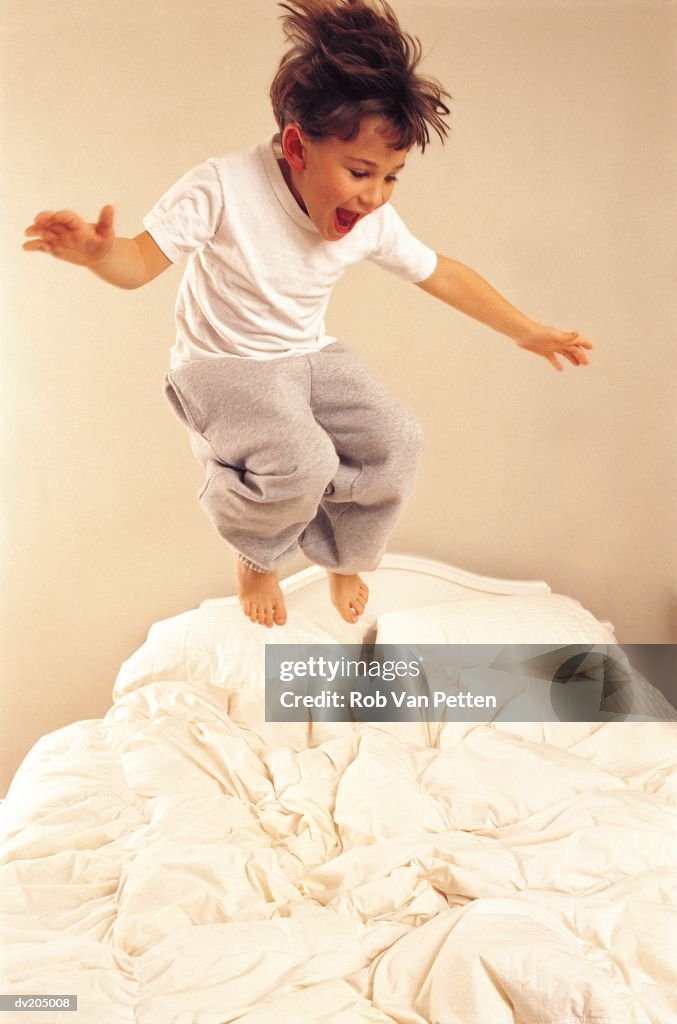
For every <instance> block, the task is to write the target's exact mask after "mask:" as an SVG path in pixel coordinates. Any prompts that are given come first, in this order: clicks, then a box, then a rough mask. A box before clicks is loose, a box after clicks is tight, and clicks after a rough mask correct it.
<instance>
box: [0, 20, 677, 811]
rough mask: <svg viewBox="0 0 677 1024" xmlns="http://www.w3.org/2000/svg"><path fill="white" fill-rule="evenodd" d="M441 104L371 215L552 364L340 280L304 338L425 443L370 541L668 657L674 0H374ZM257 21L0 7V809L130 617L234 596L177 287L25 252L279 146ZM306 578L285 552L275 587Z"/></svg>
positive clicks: (673, 623)
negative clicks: (189, 431) (564, 599)
mask: <svg viewBox="0 0 677 1024" xmlns="http://www.w3.org/2000/svg"><path fill="white" fill-rule="evenodd" d="M395 7H396V10H397V13H398V15H399V18H400V21H401V24H402V25H403V27H404V28H405V29H407V30H408V31H410V32H412V33H414V34H415V35H418V36H419V37H420V38H421V40H422V41H423V44H424V54H425V57H424V61H423V63H422V65H421V71H422V72H424V73H427V74H431V75H435V76H436V77H438V78H439V79H440V80H441V81H442V83H443V84H444V85H445V86H446V88H447V89H448V90H449V91H450V92H451V94H452V96H453V101H452V117H451V124H452V132H451V135H450V138H449V139H448V141H447V143H446V145H445V146H442V145H441V144H440V143H439V141H438V140H437V137H436V136H434V135H433V140H432V142H431V145H430V148H429V149H428V150H427V151H426V153H425V154H424V155H421V154H420V152H418V151H412V153H411V155H410V158H409V161H408V165H407V168H406V170H405V171H404V172H401V174H400V182H399V183H398V185H397V186H396V191H395V195H394V198H393V205H394V206H395V207H396V209H397V210H398V212H399V213H400V214H401V215H402V217H403V218H404V220H405V221H406V222H407V224H408V225H409V227H410V228H411V230H412V231H413V232H414V233H415V234H416V235H417V236H418V237H419V238H421V239H422V240H423V241H424V242H426V243H427V244H428V245H430V246H431V247H432V248H434V249H436V250H437V251H438V252H443V253H445V254H446V255H448V256H450V257H452V258H454V259H457V260H460V261H461V262H462V263H466V264H467V265H469V266H471V267H473V269H475V270H476V271H477V272H478V273H480V274H481V275H482V276H483V277H485V278H486V279H487V280H488V281H489V282H490V283H491V284H492V285H493V286H494V287H495V288H496V289H497V290H498V291H499V292H501V294H503V295H504V296H505V297H506V298H507V299H508V300H509V301H510V302H512V303H513V304H514V305H516V306H517V307H518V308H519V309H521V310H522V311H523V312H525V313H526V314H527V315H529V316H531V317H532V318H534V319H536V320H540V321H541V322H544V323H546V324H551V325H553V326H555V327H558V328H560V329H562V330H573V329H575V330H578V331H580V332H581V334H584V335H585V336H586V337H588V338H589V339H590V340H591V341H592V342H593V343H594V345H595V349H594V352H593V354H592V361H591V365H590V366H589V367H588V368H578V369H575V368H574V367H572V366H571V365H570V364H569V363H568V362H566V361H565V363H564V366H565V369H564V371H563V372H562V373H561V374H557V373H555V372H554V371H553V370H552V369H551V368H550V367H549V366H548V364H547V363H546V362H545V360H542V359H539V358H536V357H534V356H532V355H530V354H527V353H524V352H522V351H520V350H518V349H517V347H516V346H515V345H514V344H513V343H512V342H511V341H510V340H509V339H508V338H506V337H504V336H503V335H500V334H498V333H496V332H493V331H491V330H490V329H489V328H487V327H485V326H483V325H482V324H480V323H478V322H476V321H473V320H470V319H469V318H467V317H465V316H463V315H462V314H460V313H458V312H457V311H456V310H454V309H451V308H449V307H447V306H445V305H444V304H442V303H440V302H439V301H437V300H435V299H433V298H432V297H430V296H428V295H426V294H424V293H423V292H421V291H420V290H419V289H417V288H415V287H414V286H413V285H409V284H406V283H404V282H402V281H400V280H398V279H396V278H395V277H393V276H391V275H388V274H387V273H385V272H384V271H382V270H380V269H379V268H377V267H375V266H373V265H370V264H368V263H366V264H362V265H360V266H359V267H354V268H351V269H350V271H349V272H348V273H347V274H346V275H345V277H344V278H343V279H342V280H341V281H340V282H339V284H338V285H337V287H336V289H335V293H334V296H333V299H332V303H331V305H330V310H329V316H328V318H327V329H328V331H329V333H333V334H336V335H338V336H339V337H341V338H342V340H344V341H346V342H347V343H348V344H351V345H354V346H355V347H356V348H357V349H358V350H359V351H360V352H361V353H362V354H363V356H364V357H365V358H366V360H367V361H368V363H369V364H370V365H371V366H372V368H373V369H374V370H375V371H377V373H378V374H379V375H380V376H381V378H382V379H383V380H384V381H385V383H386V384H387V385H388V387H389V388H390V389H391V390H392V391H393V392H394V393H396V394H397V395H399V397H400V398H402V399H403V400H404V401H406V402H407V403H408V404H409V405H410V406H411V407H412V408H414V409H415V410H416V412H417V414H418V416H419V418H420V420H421V422H422V423H423V426H424V428H425V431H426V435H427V451H426V454H425V458H424V462H423V465H422V469H421V471H420V474H419V478H418V483H417V487H416V491H415V495H414V497H413V499H412V501H411V503H410V505H409V507H408V509H407V511H406V513H405V515H404V517H403V518H402V520H401V523H400V525H399V527H398V529H397V531H396V533H395V535H394V536H393V538H392V541H391V544H390V550H392V551H404V552H414V553H418V554H420V555H424V556H428V557H431V558H438V559H442V560H444V561H447V562H451V563H453V564H456V565H458V566H461V567H463V568H465V569H469V570H473V571H475V572H479V573H483V574H486V575H491V576H506V577H514V578H523V579H526V578H536V579H545V580H546V581H547V582H548V583H549V584H550V586H551V587H552V589H553V590H554V591H555V592H559V593H564V594H568V595H570V596H572V597H575V598H577V599H578V600H579V601H581V602H582V603H583V604H584V605H585V606H586V607H587V608H589V609H590V610H591V611H592V612H593V613H594V614H596V615H597V616H598V617H603V618H608V619H610V620H611V621H612V622H613V623H614V624H615V626H616V631H617V635H618V639H619V641H621V642H624V643H669V642H675V641H677V550H676V546H675V532H674V525H675V521H676V520H677V514H676V513H677V494H676V490H675V473H674V469H675V467H674V451H675V436H676V430H675V428H676V426H677V423H676V413H675V409H677V400H676V399H677V395H676V394H675V383H674V382H675V378H676V374H675V369H676V366H675V331H674V328H675V322H676V321H675V312H676V309H675V307H676V300H675V294H676V289H675V284H676V280H675V278H676V276H677V256H676V251H675V241H674V240H675V237H677V230H676V229H677V223H676V220H677V218H676V210H677V202H676V200H677V195H676V193H677V178H675V174H674V168H675V166H676V164H677V160H676V158H677V152H676V149H677V138H676V136H675V132H674V125H675V123H677V96H676V95H675V91H676V85H675V82H676V79H675V75H674V68H675V66H677V43H676V39H677V8H676V7H675V4H674V3H666V2H663V3H640V2H631V0H626V2H595V0H593V2H591V0H585V2H574V0H572V2H547V0H543V2H531V3H526V2H516V0H510V2H507V0H506V2H492V3H484V2H482V0H477V2H465V3H462V2H441V0H438V2H433V0H428V2H425V0H423V2H422V0H416V2H415V3H413V2H410V0H407V2H399V3H396V4H395ZM280 13H281V11H280V9H279V8H278V7H277V6H276V4H275V3H274V2H272V0H247V2H246V3H244V2H242V3H233V2H230V0H154V2H153V0H145V2H144V3H141V2H139V0H115V2H112V0H110V2H103V0H60V2H59V3H58V4H55V3H51V2H49V0H3V3H2V6H1V7H0V18H1V24H0V45H1V48H2V52H1V53H0V67H1V70H0V75H1V76H2V77H1V93H0V98H1V113H2V145H3V163H2V171H1V180H0V189H1V191H0V199H1V201H2V212H3V218H2V219H3V225H4V228H3V233H2V261H3V262H2V266H3V271H2V277H1V281H2V299H3V309H4V316H3V325H2V360H1V363H0V366H1V381H0V388H1V391H0V410H1V413H2V481H1V485H2V513H3V514H2V533H1V535H0V551H1V565H2V580H3V584H2V595H3V607H2V652H1V659H2V660H1V664H2V673H3V685H2V702H3V706H2V709H1V714H2V722H3V733H4V735H3V737H2V745H3V751H4V758H3V760H4V773H3V778H2V779H1V780H0V792H5V790H6V786H7V784H8V782H9V779H10V778H11V776H12V774H13V772H14V770H15V769H16V767H17V765H18V763H19V762H20V760H21V758H22V757H23V756H24V754H25V753H26V751H27V750H28V749H29V748H30V746H31V745H32V744H33V743H34V741H35V740H36V739H37V738H38V737H39V736H40V735H42V734H43V733H45V732H49V731H52V730H54V729H56V728H58V727H60V726H61V725H64V724H66V723H68V722H71V721H74V720H77V719H87V718H98V717H100V716H102V715H103V714H104V713H105V712H106V710H107V709H108V707H109V705H110V693H111V688H112V685H113V682H114V679H115V676H116V673H117V670H118V668H119V666H120V663H121V662H122V661H123V660H124V659H125V658H127V657H128V656H129V655H130V654H131V653H132V652H133V651H134V650H135V649H136V648H137V647H138V646H139V645H140V644H141V643H142V641H143V640H144V638H145V636H146V633H147V631H148V628H149V627H150V625H151V623H153V622H154V621H156V620H158V619H162V618H166V617H168V616H171V615H174V614H177V613H179V612H182V611H185V610H187V609H189V608H191V607H195V606H196V605H198V604H199V603H200V601H202V600H204V599H205V598H209V597H217V596H220V595H225V594H229V593H232V592H234V568H233V559H232V555H231V554H230V552H229V551H228V549H227V548H226V546H225V545H224V543H223V542H222V541H221V540H220V538H219V537H218V536H217V534H216V533H215V531H214V530H213V528H212V527H211V525H210V523H209V522H208V520H207V519H206V517H205V516H204V513H203V512H202V511H201V509H200V508H199V506H198V504H197V500H196V495H197V491H198V489H199V487H200V483H201V479H202V471H201V468H200V467H199V465H198V464H197V463H196V462H195V461H194V459H193V456H192V454H191V452H190V449H189V446H188V441H187V438H186V435H185V433H184V431H183V429H182V427H181V426H180V424H179V423H178V421H177V420H176V419H175V418H174V416H173V415H172V413H171V411H170V409H169V406H168V405H166V403H165V399H164V396H163V393H162V382H163V378H164V373H165V371H166V368H167V364H168V352H169V348H170V347H171V344H172V341H173V335H174V323H173V305H174V298H175V294H176V289H177V286H178V283H179V280H180V275H181V272H182V271H181V268H180V267H173V268H170V269H169V270H168V271H167V272H166V273H165V274H164V275H162V276H161V277H160V278H159V279H158V280H156V281H154V282H152V283H151V284H149V285H148V286H146V287H145V288H143V289H140V290H138V291H134V292H126V291H122V290H119V289H116V288H113V287H111V286H109V285H106V284H104V283H103V282H101V281H99V280H98V279H97V278H95V277H94V276H93V275H92V274H90V273H89V272H87V271H83V270H80V269H79V268H75V267H72V266H68V265H66V264H63V263H59V262H58V261H56V260H54V259H52V258H51V257H49V256H44V255H38V254H27V253H23V252H22V251H21V244H22V242H23V241H24V240H25V239H24V236H23V230H24V228H25V227H26V226H27V225H28V224H29V223H30V222H31V220H32V218H33V215H34V214H35V213H36V212H37V211H38V210H41V209H48V208H50V209H54V208H57V209H58V208H61V207H69V208H73V209H76V210H77V211H78V212H80V213H81V214H83V215H84V216H86V217H87V218H88V219H91V220H93V219H95V218H96V216H97V215H98V211H99V209H100V207H101V206H102V205H103V204H104V203H106V202H111V203H113V204H114V206H115V210H116V229H117V232H118V233H119V234H122V235H134V234H136V233H137V232H139V231H140V230H142V225H141V218H142V216H143V215H144V214H145V213H146V212H147V211H148V209H149V208H150V207H151V206H152V205H153V203H154V202H155V201H156V200H157V199H158V198H159V197H160V195H161V194H162V193H163V192H164V191H165V190H166V189H167V188H168V187H169V185H171V184H172V183H173V182H174V181H175V180H176V179H177V178H179V177H180V176H181V175H182V174H183V173H184V172H185V171H186V170H188V169H189V168H190V167H192V166H194V165H195V164H197V163H200V162H201V161H202V160H204V159H206V158H207V157H209V156H213V155H219V154H221V153H225V152H228V151H234V150H242V149H245V148H249V147H251V146H254V145H256V144H257V143H259V142H260V141H261V140H263V139H264V138H266V137H268V136H269V135H271V134H272V133H273V131H274V130H275V124H274V121H273V117H272V112H271V109H270V105H269V101H268V89H269V86H270V82H271V80H272V77H273V75H274V72H275V69H276V67H277V64H278V61H279V59H280V57H281V55H282V52H283V39H282V33H281V26H280V23H279V21H278V16H279V15H280ZM305 564H306V562H305V560H304V559H303V558H302V557H299V558H298V559H297V560H296V561H294V562H291V563H290V564H289V566H288V571H289V572H290V573H291V572H294V571H296V570H298V569H299V568H301V567H303V566H304V565H305Z"/></svg>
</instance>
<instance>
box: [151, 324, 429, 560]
mask: <svg viewBox="0 0 677 1024" xmlns="http://www.w3.org/2000/svg"><path fill="white" fill-rule="evenodd" d="M165 394H166V396H167V398H168V400H169V402H170V404H171V406H172V408H173V410H174V412H175V413H176V414H177V416H178V417H179V419H180V420H181V422H182V423H183V424H184V425H185V426H186V427H187V428H188V432H189V437H190V442H191V447H192V449H193V451H194V453H195V455H196V456H197V458H198V459H199V460H200V462H201V463H202V464H203V465H204V466H205V468H206V478H205V482H204V486H203V487H202V490H201V491H200V493H199V495H198V500H199V502H200V504H201V505H202V507H203V508H204V509H205V511H206V512H207V514H208V516H209V518H210V519H211V521H212V523H213V524H214V526H215V527H216V529H217V530H218V532H219V534H220V535H221V536H222V537H223V538H224V539H225V540H226V541H228V543H229V544H231V545H232V547H233V548H235V550H236V551H237V552H238V554H239V557H240V558H241V559H242V561H243V562H245V564H247V565H249V566H250V567H251V568H253V569H257V570H258V571H259V572H269V571H271V570H273V569H277V568H278V567H279V566H281V565H282V564H283V562H285V561H286V560H288V559H289V558H291V557H292V555H294V553H295V552H296V551H297V549H298V547H300V548H301V550H302V551H303V552H304V553H305V554H306V555H307V557H308V558H309V559H310V560H311V561H312V562H315V563H316V564H317V565H321V566H323V567H324V568H326V569H331V570H333V571H334V572H340V573H346V574H347V573H353V572H359V571H360V570H370V569H375V568H376V567H377V566H378V564H379V562H380V560H381V558H382V556H383V553H384V551H385V546H386V542H387V540H388V537H389V535H390V534H391V533H392V531H393V529H394V527H395V523H396V522H397V518H398V516H399V514H400V511H401V509H402V506H403V504H404V502H405V501H406V499H407V497H408V496H409V494H410V492H411V490H412V488H413V484H414V479H415V474H416V468H417V465H418V461H419V458H420V455H421V452H422V450H423V443H424V442H423V433H422V430H421V427H420V425H419V423H418V421H417V420H416V418H415V417H414V415H413V413H412V412H411V411H410V410H409V409H408V408H407V407H406V406H405V405H403V404H402V403H401V402H400V401H398V400H397V399H395V398H392V397H391V396H390V395H389V394H388V393H387V392H386V391H385V390H384V388H383V386H382V385H381V383H380V382H379V381H378V379H377V378H376V377H375V376H374V374H373V373H372V372H371V370H370V369H369V368H368V367H367V366H366V364H365V363H364V362H363V360H362V359H361V358H360V357H359V356H358V355H357V354H356V353H355V352H353V351H352V350H351V349H349V348H347V346H345V345H344V344H343V343H342V342H333V343H332V344H330V345H327V346H326V347H325V348H323V349H320V351H319V352H313V353H311V354H310V355H307V356H289V357H288V358H282V359H265V360H259V359H247V358H238V357H233V356H224V357H223V358H221V357H210V358H206V359H199V360H194V361H192V362H189V363H184V364H183V365H182V366H179V367H178V368H176V369H174V370H171V371H170V372H169V373H168V374H167V377H166V379H165Z"/></svg>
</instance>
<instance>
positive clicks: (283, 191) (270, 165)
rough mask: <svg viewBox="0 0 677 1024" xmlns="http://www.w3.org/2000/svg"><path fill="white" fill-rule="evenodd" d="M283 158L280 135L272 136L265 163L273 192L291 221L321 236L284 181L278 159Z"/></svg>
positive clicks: (265, 146) (264, 156) (264, 149)
mask: <svg viewBox="0 0 677 1024" xmlns="http://www.w3.org/2000/svg"><path fill="white" fill-rule="evenodd" d="M281 156H282V147H281V145H280V136H279V133H275V134H274V135H271V136H270V138H269V139H268V141H267V142H266V143H265V144H264V145H263V162H264V165H265V168H266V172H267V174H268V178H269V179H270V184H271V185H272V187H273V191H274V192H275V195H276V196H277V198H278V199H279V201H280V203H281V204H282V206H283V207H284V209H285V210H286V212H287V213H288V214H289V216H290V217H291V219H292V220H293V221H294V222H295V223H296V224H298V225H299V227H302V228H305V229H306V231H315V232H316V234H319V231H318V229H317V228H316V227H315V225H314V224H313V222H312V220H311V219H310V217H309V216H308V214H307V213H304V212H303V210H302V209H301V207H300V206H299V204H298V203H297V202H296V200H295V198H294V196H293V195H292V193H291V192H290V190H289V186H288V185H287V182H286V181H285V180H284V175H283V173H282V168H281V167H280V165H279V163H278V162H277V161H278V157H281Z"/></svg>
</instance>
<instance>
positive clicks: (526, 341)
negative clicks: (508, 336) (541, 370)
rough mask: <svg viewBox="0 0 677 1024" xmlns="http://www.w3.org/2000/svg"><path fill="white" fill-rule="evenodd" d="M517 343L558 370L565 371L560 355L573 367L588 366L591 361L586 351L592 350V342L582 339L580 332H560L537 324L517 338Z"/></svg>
mask: <svg viewBox="0 0 677 1024" xmlns="http://www.w3.org/2000/svg"><path fill="white" fill-rule="evenodd" d="M515 342H516V343H517V344H518V345H519V347H520V348H524V349H526V350H527V352H533V353H534V354H535V355H537V356H543V358H544V359H547V360H548V362H549V363H550V365H551V366H554V368H555V369H556V370H563V369H564V367H563V366H562V364H561V363H560V361H559V359H558V358H557V356H558V355H560V356H564V358H565V359H568V360H569V362H570V363H571V365H572V366H587V365H588V362H589V360H588V357H587V355H586V354H585V349H586V348H587V349H591V348H592V342H590V341H588V340H587V338H582V337H581V336H580V335H579V333H578V331H558V330H557V329H556V328H555V327H545V326H544V325H543V324H535V325H534V327H533V328H530V329H529V330H527V331H525V332H524V334H522V335H521V336H520V337H518V338H515Z"/></svg>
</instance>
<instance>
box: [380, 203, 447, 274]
mask: <svg viewBox="0 0 677 1024" xmlns="http://www.w3.org/2000/svg"><path fill="white" fill-rule="evenodd" d="M379 212H380V213H381V231H380V236H379V239H378V242H377V245H376V248H375V249H373V250H372V252H371V253H369V255H368V256H367V259H369V260H371V261H372V262H373V263H377V264H378V265H379V266H380V267H383V268H384V269H385V270H389V271H390V272H391V273H393V274H397V276H398V277H402V278H404V280H405V281H412V282H414V283H416V282H418V281H425V279H426V278H427V277H430V275H431V274H432V273H433V271H434V270H435V267H436V266H437V253H436V252H435V251H434V250H433V249H430V248H429V247H428V246H427V245H424V244H423V242H420V241H419V240H418V238H415V237H414V236H413V235H412V233H411V231H410V230H409V228H408V227H407V226H406V224H405V223H404V221H403V220H402V218H401V217H400V216H399V214H398V213H396V211H395V210H394V209H393V207H392V206H391V205H390V203H386V204H385V206H382V207H381V209H380V211H379Z"/></svg>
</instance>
